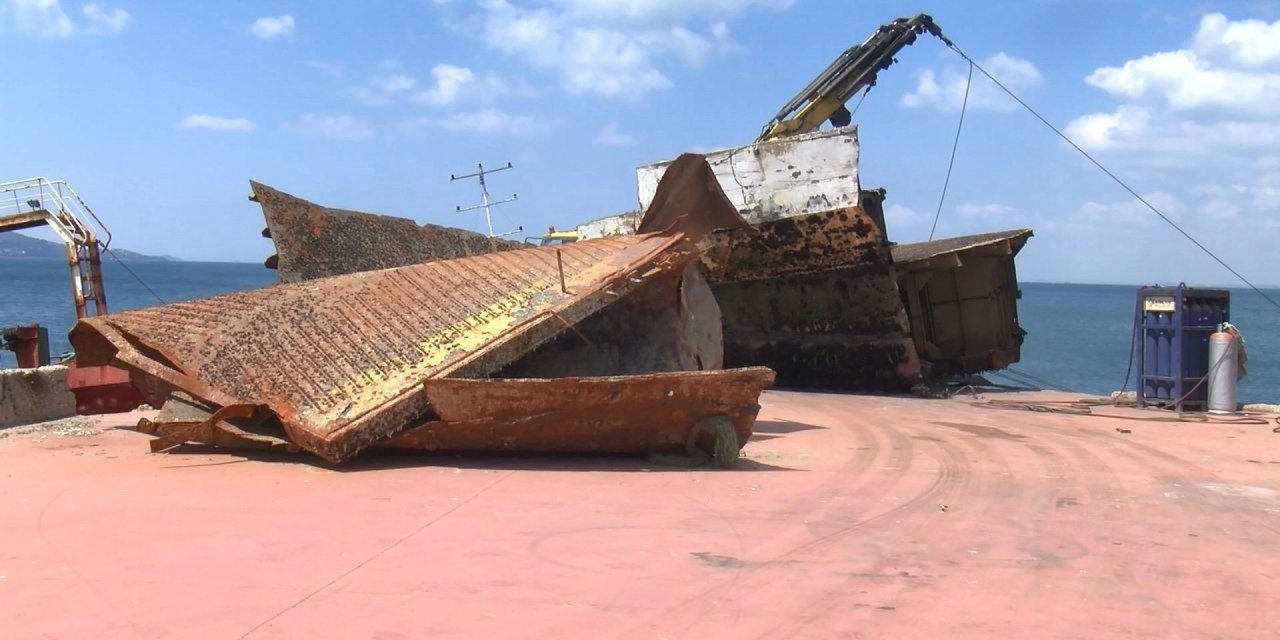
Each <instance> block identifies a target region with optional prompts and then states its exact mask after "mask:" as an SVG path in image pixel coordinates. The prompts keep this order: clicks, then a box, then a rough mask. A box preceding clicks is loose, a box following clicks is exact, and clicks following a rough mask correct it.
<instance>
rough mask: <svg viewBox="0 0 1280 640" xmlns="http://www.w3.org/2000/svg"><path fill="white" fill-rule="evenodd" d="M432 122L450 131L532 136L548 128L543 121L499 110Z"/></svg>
mask: <svg viewBox="0 0 1280 640" xmlns="http://www.w3.org/2000/svg"><path fill="white" fill-rule="evenodd" d="M432 122H433V123H434V124H435V126H438V127H440V128H442V129H445V130H448V131H469V132H473V133H510V134H516V135H532V134H535V133H541V132H543V131H545V130H546V129H547V126H546V125H545V124H544V123H543V122H542V121H541V120H537V119H535V118H531V117H529V116H518V115H511V114H509V113H506V112H504V111H499V110H497V109H481V110H480V111H471V112H465V113H455V114H453V115H450V116H447V117H445V118H441V119H439V120H434V121H432Z"/></svg>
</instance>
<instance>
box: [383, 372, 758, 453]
mask: <svg viewBox="0 0 1280 640" xmlns="http://www.w3.org/2000/svg"><path fill="white" fill-rule="evenodd" d="M773 377H774V376H773V372H772V371H770V370H769V369H766V368H763V367H751V368H745V369H727V370H721V371H681V372H675V373H652V374H645V375H634V376H610V377H598V378H594V377H593V378H549V379H503V380H459V379H449V378H444V379H433V380H427V381H426V382H424V383H423V391H424V393H425V395H426V398H427V401H428V402H429V403H430V404H431V408H432V410H433V412H434V413H435V414H436V416H437V417H438V418H439V419H438V420H433V421H431V422H429V423H427V424H424V425H422V426H418V427H414V428H412V429H408V430H406V431H404V432H401V433H399V434H396V435H395V436H392V437H391V438H389V439H387V440H386V441H384V442H382V443H379V445H386V446H389V447H396V448H403V449H420V450H426V451H557V452H607V453H682V452H685V451H686V450H687V449H699V450H702V451H704V452H707V453H710V448H711V440H712V438H711V434H709V433H708V434H706V436H705V437H701V436H703V434H691V430H693V429H694V428H695V426H696V425H697V424H698V423H699V422H701V421H702V420H703V419H704V418H708V417H711V416H725V417H727V418H728V419H729V420H730V422H731V423H732V424H733V428H734V431H735V433H736V437H737V447H738V448H742V446H743V445H745V444H746V442H747V439H748V438H750V437H751V427H752V425H753V424H754V423H755V419H756V414H757V413H758V412H759V410H760V405H759V402H758V401H759V398H760V393H761V391H763V389H764V388H765V387H767V386H769V385H770V384H772V383H773ZM691 436H692V437H691Z"/></svg>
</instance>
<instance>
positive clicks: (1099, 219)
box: [1077, 191, 1182, 225]
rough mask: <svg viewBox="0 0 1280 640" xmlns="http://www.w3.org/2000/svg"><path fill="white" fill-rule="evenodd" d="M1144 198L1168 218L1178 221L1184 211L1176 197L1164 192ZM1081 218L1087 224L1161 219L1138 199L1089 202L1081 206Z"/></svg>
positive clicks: (1134, 222)
mask: <svg viewBox="0 0 1280 640" xmlns="http://www.w3.org/2000/svg"><path fill="white" fill-rule="evenodd" d="M1142 198H1143V199H1144V200H1146V201H1147V202H1149V203H1151V206H1153V207H1155V208H1156V209H1158V210H1159V211H1160V212H1161V213H1163V214H1165V215H1166V216H1168V217H1170V218H1173V219H1176V218H1177V217H1178V214H1179V212H1180V211H1181V210H1182V203H1181V202H1180V201H1179V200H1178V198H1177V197H1176V196H1174V195H1173V194H1171V193H1166V192H1163V191H1155V192H1152V193H1145V194H1143V195H1142ZM1077 214H1078V215H1079V217H1080V218H1081V219H1082V220H1083V222H1085V223H1086V224H1090V225H1094V224H1099V223H1101V224H1104V225H1105V224H1114V223H1128V224H1147V223H1150V222H1152V221H1154V220H1158V219H1159V218H1158V217H1157V216H1156V214H1155V213H1153V212H1152V211H1151V209H1149V208H1147V205H1145V204H1142V202H1141V201H1139V200H1138V199H1137V198H1133V199H1130V200H1123V201H1120V202H1106V203H1103V202H1094V201H1089V202H1086V203H1084V204H1083V205H1081V206H1080V209H1079V211H1078V212H1077Z"/></svg>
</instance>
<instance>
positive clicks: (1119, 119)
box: [1063, 105, 1151, 150]
mask: <svg viewBox="0 0 1280 640" xmlns="http://www.w3.org/2000/svg"><path fill="white" fill-rule="evenodd" d="M1150 122H1151V114H1150V112H1148V111H1147V110H1146V109H1144V108H1142V107H1138V106H1134V105H1122V106H1120V108H1118V109H1116V110H1115V112H1113V113H1091V114H1089V115H1086V116H1081V117H1079V118H1076V119H1075V120H1072V121H1071V122H1069V123H1067V126H1066V127H1065V129H1064V130H1063V132H1064V133H1065V134H1066V135H1067V137H1068V138H1071V139H1072V140H1074V141H1075V142H1076V144H1078V145H1080V146H1082V147H1084V148H1086V149H1095V150H1101V149H1109V148H1111V147H1114V146H1116V145H1117V144H1119V143H1120V141H1122V140H1126V139H1134V138H1137V137H1139V136H1142V135H1145V134H1146V133H1147V127H1148V125H1149V124H1150Z"/></svg>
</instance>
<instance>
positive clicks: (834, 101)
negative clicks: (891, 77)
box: [757, 13, 951, 141]
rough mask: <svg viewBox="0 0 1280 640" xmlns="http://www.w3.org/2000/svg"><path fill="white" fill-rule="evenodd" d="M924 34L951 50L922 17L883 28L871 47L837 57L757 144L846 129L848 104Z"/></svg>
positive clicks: (777, 117) (785, 108)
mask: <svg viewBox="0 0 1280 640" xmlns="http://www.w3.org/2000/svg"><path fill="white" fill-rule="evenodd" d="M922 33H927V34H929V35H932V36H935V37H937V38H938V39H940V40H942V41H943V42H944V43H946V45H947V46H951V41H950V40H948V39H947V37H946V36H944V35H942V29H940V28H938V25H936V24H934V22H933V18H931V17H929V16H927V15H925V14H923V13H921V14H919V15H917V16H915V17H912V18H898V19H897V20H894V21H893V22H890V23H889V24H886V25H882V26H881V27H880V28H879V29H878V30H877V31H876V32H875V33H873V34H871V37H870V38H867V40H866V41H865V42H863V43H862V44H859V45H854V46H852V47H850V48H849V49H847V50H845V52H844V53H841V54H840V55H839V56H837V57H836V59H835V60H834V61H832V62H831V64H830V65H829V66H828V67H827V68H826V70H825V71H823V72H822V73H820V74H818V76H817V77H816V78H814V79H813V80H812V81H810V82H809V84H808V85H807V86H805V88H804V89H802V90H801V91H800V93H798V94H796V96H795V97H794V98H792V99H791V100H789V101H788V102H787V103H786V104H785V105H783V107H782V109H781V110H779V111H778V114H777V115H775V116H774V117H773V119H772V120H770V121H769V123H768V124H766V125H765V126H764V130H763V131H762V132H761V133H760V137H759V138H757V140H760V141H763V140H773V139H776V138H784V137H787V136H794V135H798V134H801V133H808V132H810V131H816V130H817V129H818V127H820V126H822V123H823V122H824V121H828V120H829V121H830V122H831V124H832V125H833V126H836V127H843V126H846V125H848V124H849V123H850V122H852V120H853V115H852V114H851V113H850V112H849V109H848V108H847V107H845V102H848V100H849V98H851V97H853V95H854V94H856V93H857V92H858V91H860V90H862V89H863V88H869V87H871V86H874V85H875V83H876V74H877V73H879V72H880V71H881V70H882V69H885V68H888V67H889V65H891V64H893V63H894V58H893V56H894V55H896V54H897V53H898V51H900V50H901V49H902V48H903V47H905V46H907V45H909V44H911V43H913V42H915V41H916V36H917V35H919V34H922Z"/></svg>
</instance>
